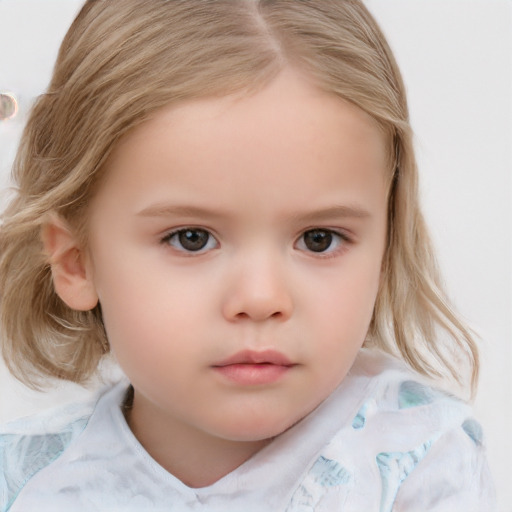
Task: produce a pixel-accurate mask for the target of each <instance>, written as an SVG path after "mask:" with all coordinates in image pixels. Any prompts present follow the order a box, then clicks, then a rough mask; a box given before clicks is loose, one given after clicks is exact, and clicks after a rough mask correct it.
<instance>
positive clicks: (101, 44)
mask: <svg viewBox="0 0 512 512" xmlns="http://www.w3.org/2000/svg"><path fill="white" fill-rule="evenodd" d="M287 66H293V67H295V68H297V69H300V70H302V71H304V72H305V73H307V74H308V75H309V76H310V77H312V78H313V79H315V81H316V83H317V84H318V86H319V87H321V88H322V89H324V90H325V91H327V92H329V93H330V94H334V95H336V96H338V97H340V98H343V99H344V100H346V101H349V102H351V103H352V104H354V105H356V106H357V107H359V108H361V109H362V110H363V111H365V112H367V113H368V114H369V115H371V116H372V117H373V119H375V120H376V122H377V123H378V125H379V126H380V127H381V128H382V129H383V132H384V134H385V136H386V137H387V140H388V145H389V155H390V162H391V164H390V165H389V184H390V185H389V208H388V210H389V211H388V244H387V248H386V251H385V255H384V259H383V277H382V282H381V286H380V289H379V292H378V296H377V300H376V304H375V308H374V314H373V318H372V321H371V324H370V327H369V332H368V335H367V339H366V341H365V344H366V346H372V347H377V348H380V349H382V350H384V351H386V352H388V353H391V354H394V355H398V356H401V357H402V358H403V359H404V360H405V361H406V362H407V363H408V364H409V365H410V366H411V367H412V368H414V369H415V370H417V371H418V372H420V373H422V374H424V375H427V376H434V377H446V376H449V377H452V379H454V380H455V381H457V382H459V383H460V384H462V383H463V381H464V379H463V377H462V376H461V375H460V370H458V367H459V366H458V364H459V363H458V361H460V360H461V358H462V359H464V360H466V361H468V362H469V368H470V381H471V387H472V389H474V387H475V385H476V381H477V375H478V352H477V347H476V343H475V341H474V339H473V337H472V334H471V332H470V331H469V329H468V328H467V327H465V325H464V324H463V323H462V322H461V321H460V320H459V319H458V318H457V316H456V315H455V313H454V312H453V311H452V309H451V307H450V306H449V302H448V300H447V299H446V295H445V293H444V292H443V290H442V286H441V283H440V278H439V273H438V269H437V267H436V262H435V258H434V256H433V252H432V248H431V243H430V239H429V236H428V233H427V229H426V227H425V222H424V219H423V216H422V214H421V211H420V207H419V199H418V173H417V168H416V162H415V157H414V150H413V135H412V131H411V127H410V124H409V114H408V107H407V102H406V94H405V88H404V84H403V81H402V78H401V75H400V71H399V69H398V67H397V64H396V62H395V59H394V57H393V54H392V52H391V50H390V48H389V46H388V44H387V42H386V40H385V38H384V36H383V34H382V32H381V30H380V28H379V27H378V25H377V24H376V22H375V20H374V19H373V17H372V16H371V15H370V13H369V12H368V10H367V9H366V7H365V6H364V5H363V3H362V2H361V1H359V0H322V1H321V2H319V1H317V0H301V1H297V0H237V1H233V0H151V1H150V2H148V1H146V0H117V1H116V2H112V1H107V0H88V1H87V2H86V3H85V5H84V6H83V8H82V10H81V11H80V13H79V14H78V16H77V18H76V19H75V21H74V22H73V24H72V26H71V28H70V29H69V31H68V33H67V35H66V36H65V38H64V41H63V43H62V45H61V48H60V51H59V54H58V58H57V62H56V65H55V69H54V73H53V78H52V80H51V83H50V85H49V87H48V89H47V92H46V93H45V94H43V95H41V96H40V97H39V98H38V100H37V102H36V103H35V105H34V107H33V109H32V112H31V115H30V118H29V120H28V123H27V125H26V128H25V131H24V134H23V137H22V141H21V144H20V147H19V150H18V153H17V156H16V159H15V162H14V165H13V177H14V181H15V184H16V187H17V191H16V195H15V197H14V198H13V200H12V201H11V202H10V204H9V206H8V208H7V209H6V211H5V212H4V214H3V218H2V225H1V227H0V324H1V331H0V338H1V343H2V353H3V356H4V358H5V360H6V364H7V365H8V368H9V370H10V371H11V372H12V373H13V374H14V375H15V376H16V377H17V378H18V379H20V380H22V381H24V382H25V383H27V384H28V385H30V386H32V387H37V386H39V384H40V383H41V382H42V380H43V377H49V376H51V377H56V378H59V379H66V380H71V381H75V382H85V381H86V380H87V379H88V378H89V377H90V376H91V375H93V374H94V372H95V370H96V368H97V366H98V363H99V361H100V360H101V358H102V357H103V356H104V355H105V354H106V353H107V352H109V346H108V341H107V338H106V334H105V330H104V327H103V322H102V316H101V309H100V305H98V306H97V307H96V308H95V309H93V310H91V311H85V312H83V311H74V310H72V309H70V308H68V307H67V306H66V305H65V304H64V303H63V302H62V301H61V300H60V298H59V297H58V296H57V294H56V293H55V290H54V287H53V283H52V275H51V266H50V264H49V262H48V257H47V256H46V255H45V252H44V249H43V244H42V241H41V229H42V227H43V226H44V223H45V222H46V220H47V218H48V217H47V216H48V215H49V214H50V213H52V214H57V215H59V216H60V217H61V218H63V219H65V220H66V221H67V222H68V223H69V224H70V225H71V226H73V227H74V229H76V231H77V233H80V237H81V240H82V241H83V243H84V244H85V243H86V240H87V229H86V226H87V213H88V212H87V208H88V205H89V203H90V199H91V197H92V196H93V194H94V192H95V190H96V189H97V187H98V186H99V185H100V184H101V178H102V174H103V173H104V172H105V165H104V164H105V162H106V160H107V158H108V156H109V154H110V153H111V151H112V149H113V148H114V147H115V146H116V143H117V142H118V141H119V139H120V138H121V137H122V136H123V135H124V134H126V133H127V132H128V131H130V130H132V129H133V128H134V127H135V126H137V125H139V124H140V123H142V122H144V121H145V120H147V119H149V118H150V117H151V116H152V115H153V114H154V113H155V112H157V111H158V110H159V109H161V108H163V107H164V106H167V105H172V104H175V103H178V102H181V101H184V100H193V99H195V98H204V97H215V96H223V95H228V94H232V93H250V92H253V91H257V90H258V89H259V88H262V87H264V86H265V84H267V83H269V82H270V81H271V80H272V79H273V78H274V77H275V76H277V74H278V73H279V72H280V71H281V70H282V69H283V68H285V67H287ZM443 331H444V332H446V333H448V335H449V336H448V337H447V336H440V335H439V333H440V332H443Z"/></svg>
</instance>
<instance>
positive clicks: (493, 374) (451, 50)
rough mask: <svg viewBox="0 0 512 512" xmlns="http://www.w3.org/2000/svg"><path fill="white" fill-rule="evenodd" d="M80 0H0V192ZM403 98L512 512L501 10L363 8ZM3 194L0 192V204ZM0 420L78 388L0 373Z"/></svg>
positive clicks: (498, 3) (506, 28) (479, 4)
mask: <svg viewBox="0 0 512 512" xmlns="http://www.w3.org/2000/svg"><path fill="white" fill-rule="evenodd" d="M81 3H82V0H0V20H1V23H2V29H1V32H0V51H1V57H0V92H1V91H4V92H12V93H14V94H15V95H16V96H17V97H18V98H19V102H20V112H19V115H18V116H17V117H16V118H15V119H12V120H9V121H0V188H4V189H5V187H6V185H7V183H8V172H9V166H10V163H11V160H12V158H13V156H14V151H15V148H16V144H17V141H18V139H19V135H20V131H21V128H22V125H23V122H24V120H25V118H26V112H27V109H28V108H29V107H30V104H31V102H32V101H33V99H34V97H35V96H36V95H37V94H39V93H40V92H42V91H43V90H44V88H45V86H46V84H47V82H48V80H49V77H50V73H51V69H52V66H53V62H54V59H55V56H56V52H57V48H58V45H59V43H60V41H61V39H62V37H63V35H64V33H65V30H66V29H67V27H68V25H69V23H70V22H71V20H72V18H73V16H74V14H75V13H76V11H77V9H78V7H79V5H80V4H81ZM367 5H368V6H369V8H370V9H371V10H372V12H373V13H374V14H375V16H376V17H377V19H378V20H379V21H380V23H381V25H382V27H383V29H384V32H385V33H386V35H387V36H388V39H389V41H390V43H391V46H392V47H393V49H394V50H395V54H396V56H397V59H398V62H399V64H400V66H401V68H402V72H403V74H404V78H405V82H406V85H407V88H408V92H409V101H410V107H411V116H412V123H413V127H414V129H415V133H416V147H417V151H418V159H419V165H420V171H421V178H422V192H423V203H424V209H425V212H426V215H427V218H428V220H429V222H430V225H431V229H432V234H433V237H434V240H435V243H436V246H437V249H438V255H439V259H440V263H441V267H442V269H443V273H444V276H445V279H446V284H447V287H448V290H449V292H450V295H451V297H452V298H453V300H454V302H455V304H456V305H457V307H458V309H459V310H460V311H461V313H462V314H463V315H464V317H465V318H466V319H467V320H468V321H469V323H470V325H472V326H473V328H475V329H476V330H477V332H478V333H479V334H480V336H481V339H482V366H483V368H482V378H481V385H480V391H479V394H478V398H477V401H476V404H475V410H476V415H477V417H478V419H479V420H480V421H481V422H482V424H483V426H484V429H485V433H486V437H487V445H488V453H489V460H490V463H491V468H492V471H493V473H494V476H495V480H496V486H497V490H498V500H499V512H512V481H511V480H510V476H509V474H510V466H509V464H507V463H508V461H511V460H512V435H511V433H512V259H511V258H512V250H511V249H512V243H511V242H512V236H511V234H512V212H511V199H512V185H511V175H512V3H511V2H510V1H507V0H367ZM5 201H6V195H5V194H4V195H0V207H1V206H3V205H5ZM0 393H1V395H0V422H3V421H6V420H8V419H11V418H14V417H17V416H20V415H24V414H28V413H33V412H35V411H37V410H39V409H43V408H47V407H50V406H51V405H53V404H55V403H58V402H63V401H70V400H76V399H77V398H79V397H82V396H85V395H86V394H87V392H86V391H85V390H83V389H81V388H79V387H77V386H62V385H61V386H59V389H57V390H56V391H54V392H51V393H47V394H36V393H33V392H30V391H29V390H27V389H25V388H24V387H22V386H21V385H19V384H18V383H16V382H14V381H13V380H12V379H11V378H10V377H9V376H8V375H7V373H6V371H5V369H4V368H1V367H0Z"/></svg>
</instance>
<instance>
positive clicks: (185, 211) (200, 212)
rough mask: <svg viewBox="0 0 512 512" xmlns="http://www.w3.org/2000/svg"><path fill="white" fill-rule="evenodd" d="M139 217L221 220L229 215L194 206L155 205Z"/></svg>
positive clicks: (144, 210)
mask: <svg viewBox="0 0 512 512" xmlns="http://www.w3.org/2000/svg"><path fill="white" fill-rule="evenodd" d="M137 216H139V217H176V216H178V217H209V218H221V217H226V216H227V215H226V214H224V213H221V212H216V211H214V210H209V209H207V208H202V207H199V206H192V205H170V204H155V205H152V206H149V207H147V208H144V209H143V210H141V211H140V212H138V213H137Z"/></svg>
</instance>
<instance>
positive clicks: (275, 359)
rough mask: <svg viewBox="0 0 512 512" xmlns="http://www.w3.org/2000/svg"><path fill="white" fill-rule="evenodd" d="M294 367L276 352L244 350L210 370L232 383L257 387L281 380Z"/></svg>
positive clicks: (293, 364)
mask: <svg viewBox="0 0 512 512" xmlns="http://www.w3.org/2000/svg"><path fill="white" fill-rule="evenodd" d="M295 366H296V364H295V363H293V362H292V361H290V360H289V359H288V358H287V357H286V356H285V355H284V354H282V353H281V352H278V351H276V350H265V351H261V352H257V351H252V350H244V351H242V352H237V353H236V354H234V355H232V356H230V357H228V358H227V359H224V360H222V361H220V362H218V363H216V364H214V365H213V366H212V368H213V369H214V370H215V371H216V372H217V373H218V374H219V375H221V376H222V377H223V378H224V379H226V380H228V381H230V382H232V383H235V384H238V385H243V386H258V385H264V384H272V383H274V382H277V381H279V380H281V379H282V378H283V377H284V376H285V375H286V374H287V373H288V372H289V371H290V370H291V369H292V368H293V367H295Z"/></svg>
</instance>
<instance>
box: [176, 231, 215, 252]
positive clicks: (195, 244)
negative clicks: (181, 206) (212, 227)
mask: <svg viewBox="0 0 512 512" xmlns="http://www.w3.org/2000/svg"><path fill="white" fill-rule="evenodd" d="M208 237H209V234H208V233H207V232H206V231H203V230H200V229H193V230H192V229H186V230H184V231H182V232H180V234H179V239H180V244H181V246H182V247H183V248H184V249H187V251H200V250H201V249H203V248H204V247H205V246H206V244H207V243H208Z"/></svg>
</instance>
